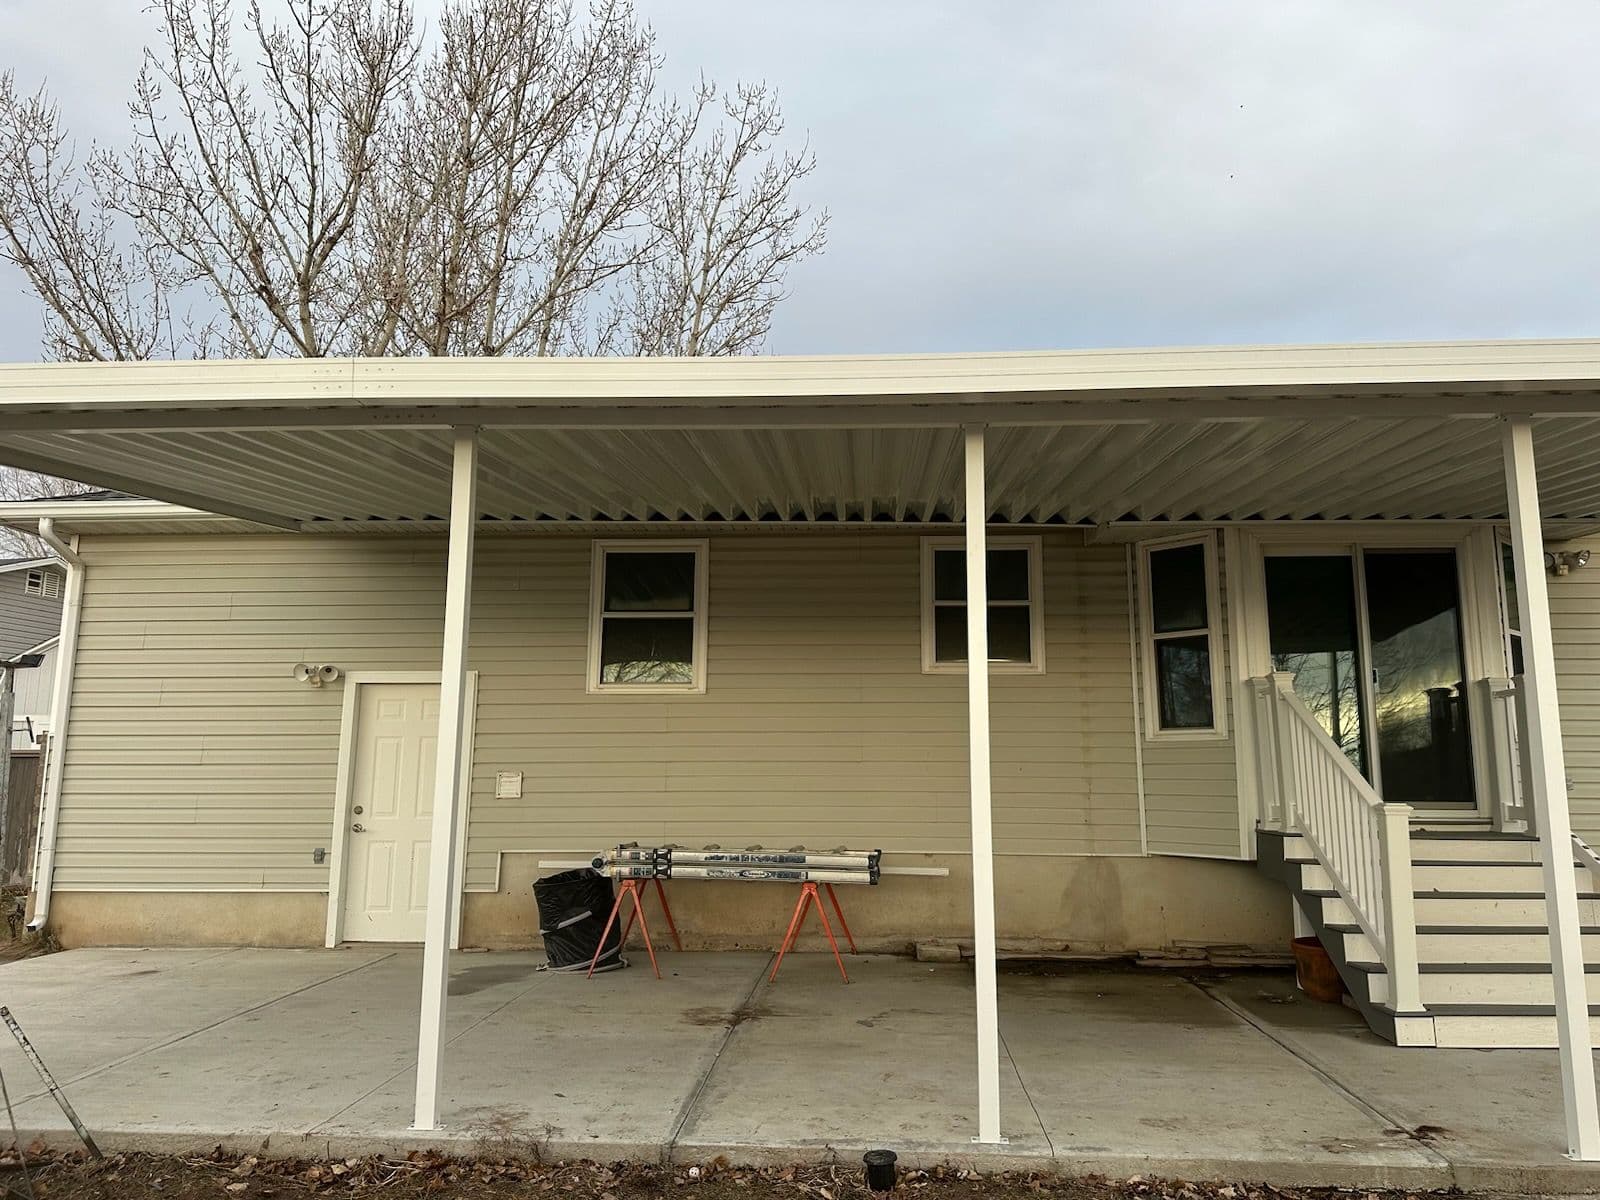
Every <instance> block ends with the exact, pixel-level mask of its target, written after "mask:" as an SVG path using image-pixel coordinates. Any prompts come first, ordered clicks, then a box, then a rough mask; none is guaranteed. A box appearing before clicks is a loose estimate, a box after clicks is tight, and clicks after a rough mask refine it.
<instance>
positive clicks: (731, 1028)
mask: <svg viewBox="0 0 1600 1200" xmlns="http://www.w3.org/2000/svg"><path fill="white" fill-rule="evenodd" d="M773 957H774V955H772V954H768V955H767V961H766V962H764V963H762V964H761V969H760V970H759V971H757V972H756V980H755V982H754V983H752V984H751V985H750V988H749V990H748V991H746V992H745V994H744V999H743V1000H741V1001H740V1002H739V1007H738V1008H736V1009H734V1010H733V1013H732V1018H733V1019H732V1020H730V1021H729V1022H728V1027H727V1029H726V1030H724V1031H723V1034H722V1041H721V1042H719V1043H718V1044H717V1048H716V1050H715V1051H714V1052H713V1053H712V1055H711V1061H710V1062H708V1063H707V1064H706V1069H705V1070H704V1071H702V1072H701V1074H700V1082H699V1083H697V1084H695V1085H694V1090H693V1091H692V1092H690V1093H689V1097H688V1099H686V1100H685V1101H684V1102H683V1107H682V1108H680V1109H679V1110H678V1115H677V1117H676V1118H675V1119H674V1120H673V1122H672V1130H671V1132H669V1133H668V1134H667V1140H666V1141H665V1142H664V1143H663V1144H662V1146H661V1165H662V1166H666V1165H668V1164H669V1163H671V1162H672V1152H673V1151H674V1150H675V1149H677V1146H678V1139H679V1138H680V1137H682V1136H683V1131H684V1129H685V1128H686V1127H687V1126H688V1124H689V1116H690V1114H691V1113H693V1112H694V1109H695V1105H697V1104H698V1103H699V1102H700V1097H701V1095H702V1094H704V1092H705V1090H706V1087H707V1085H709V1084H710V1082H711V1076H712V1074H713V1072H715V1071H716V1069H717V1064H718V1063H719V1062H721V1061H722V1052H723V1051H724V1050H726V1049H727V1048H728V1044H729V1043H730V1042H732V1041H733V1035H734V1034H735V1033H737V1032H739V1026H741V1025H743V1024H744V1022H743V1021H741V1020H740V1019H739V1012H740V1011H741V1010H743V1009H748V1008H749V1007H750V1006H751V1005H752V1004H754V1003H755V999H756V993H758V992H760V991H761V990H762V989H763V988H764V987H765V985H766V982H767V972H768V971H770V970H771V969H772V960H773Z"/></svg>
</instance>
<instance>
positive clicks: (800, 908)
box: [602, 883, 856, 983]
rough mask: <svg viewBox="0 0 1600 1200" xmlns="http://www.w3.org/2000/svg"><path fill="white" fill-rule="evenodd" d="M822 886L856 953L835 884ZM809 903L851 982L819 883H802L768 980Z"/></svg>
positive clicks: (796, 932)
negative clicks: (818, 891)
mask: <svg viewBox="0 0 1600 1200" xmlns="http://www.w3.org/2000/svg"><path fill="white" fill-rule="evenodd" d="M822 886H823V887H824V888H826V889H827V891H828V899H829V900H831V901H833V911H834V912H835V913H836V914H837V915H838V917H839V928H840V929H842V930H844V936H845V940H846V941H847V942H849V943H850V953H851V954H854V953H855V952H856V939H855V937H854V936H853V935H852V934H851V933H850V926H849V925H847V924H846V923H845V919H844V909H842V908H840V907H839V897H838V895H837V894H836V893H835V892H834V890H833V884H831V883H825V884H823V885H822ZM807 904H815V905H816V906H817V916H818V917H819V918H820V919H821V921H822V932H823V933H825V934H827V935H828V945H830V946H832V947H833V961H834V962H836V963H838V964H839V975H840V977H841V978H843V979H844V981H845V982H846V983H849V982H850V976H849V975H847V974H845V969H844V959H842V958H840V957H839V943H838V942H836V941H834V940H833V926H832V925H830V924H828V914H827V912H826V910H824V909H823V907H822V897H821V896H820V895H818V894H817V885H816V884H814V883H802V884H801V885H800V899H799V900H797V901H796V902H795V906H794V916H792V917H790V918H789V932H788V933H786V934H784V935H783V945H782V946H780V947H778V961H777V962H775V963H773V964H772V974H770V975H768V976H767V982H768V983H771V982H772V981H773V980H774V979H776V978H777V977H778V968H779V967H781V966H783V956H784V955H785V954H787V953H789V951H790V950H791V949H792V948H793V947H794V940H795V938H796V937H797V936H798V935H799V933H800V922H801V920H802V919H803V918H804V917H805V915H806V905H807ZM602 940H604V939H602Z"/></svg>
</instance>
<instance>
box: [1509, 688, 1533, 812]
mask: <svg viewBox="0 0 1600 1200" xmlns="http://www.w3.org/2000/svg"><path fill="white" fill-rule="evenodd" d="M1511 718H1512V720H1513V721H1514V722H1515V727H1516V731H1517V736H1516V743H1517V765H1516V771H1517V804H1518V805H1519V806H1520V809H1521V813H1522V824H1523V830H1524V832H1526V833H1532V834H1538V832H1539V809H1538V806H1537V805H1535V804H1534V802H1533V743H1532V742H1530V741H1529V740H1528V689H1527V687H1526V686H1525V685H1524V683H1523V678H1522V676H1521V675H1518V676H1517V677H1516V678H1515V679H1513V680H1512V681H1511Z"/></svg>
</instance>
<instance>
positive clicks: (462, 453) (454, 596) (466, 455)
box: [412, 427, 478, 1129]
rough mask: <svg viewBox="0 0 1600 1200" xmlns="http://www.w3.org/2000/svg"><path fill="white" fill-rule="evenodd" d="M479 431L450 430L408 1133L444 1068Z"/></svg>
mask: <svg viewBox="0 0 1600 1200" xmlns="http://www.w3.org/2000/svg"><path fill="white" fill-rule="evenodd" d="M477 494H478V432H477V430H476V429H473V428H470V427H465V428H458V429H456V430H455V431H454V450H453V465H452V469H451V475H450V550H449V557H448V560H447V562H448V566H447V567H446V571H445V590H444V657H443V661H442V665H441V666H440V670H439V746H438V753H437V758H436V762H435V764H434V784H433V831H432V841H431V842H430V844H429V846H428V912H427V918H426V923H425V925H424V931H425V932H424V937H423V943H422V1019H421V1021H420V1023H419V1028H418V1032H417V1108H416V1116H415V1118H414V1121H413V1124H412V1128H413V1129H438V1128H439V1077H440V1075H441V1073H442V1072H443V1068H444V1020H445V1003H446V989H447V988H448V986H449V982H450V971H449V966H450V930H451V928H452V927H453V926H454V924H455V907H456V903H457V900H456V893H457V891H458V890H459V885H460V881H459V880H457V879H456V877H455V874H456V870H455V866H456V826H457V817H458V814H459V813H460V811H461V801H462V796H461V756H462V755H463V754H464V753H466V752H467V751H468V747H466V746H465V745H463V741H464V734H465V729H466V696H467V636H468V631H469V627H470V624H471V615H472V542H473V532H474V526H475V525H476V524H477V503H478V495H477Z"/></svg>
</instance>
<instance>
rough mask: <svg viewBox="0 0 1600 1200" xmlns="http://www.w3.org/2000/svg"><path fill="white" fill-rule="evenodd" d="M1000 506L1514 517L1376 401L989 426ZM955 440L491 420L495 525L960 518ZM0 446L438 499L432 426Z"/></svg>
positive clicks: (1072, 516) (1556, 469) (295, 500)
mask: <svg viewBox="0 0 1600 1200" xmlns="http://www.w3.org/2000/svg"><path fill="white" fill-rule="evenodd" d="M988 438H989V441H988V468H989V470H988V476H989V499H990V507H991V513H990V515H991V516H992V517H993V518H995V519H997V520H1000V521H1007V522H1018V523H1033V522H1041V523H1043V522H1068V523H1090V522H1093V523H1102V522H1109V521H1116V520H1124V519H1137V520H1143V521H1157V520H1207V521H1218V520H1243V519H1255V518H1263V519H1286V518H1296V519H1326V520H1364V519H1393V518H1417V519H1425V518H1451V519H1484V518H1489V519H1492V518H1495V517H1499V516H1501V515H1502V514H1503V513H1504V512H1505V486H1504V482H1503V478H1502V467H1501V440H1500V439H1501V435H1500V425H1499V423H1498V422H1497V421H1495V420H1492V419H1484V418H1470V417H1461V418H1454V419H1451V418H1440V417H1431V416H1430V417H1415V418H1403V419H1384V418H1379V417H1372V416H1362V417H1359V418H1356V417H1352V418H1343V419H1340V418H1329V419H1299V418H1296V419H1255V420H1215V421H1187V422H1165V423H1164V422H1139V423H1116V424H1100V425H1096V424H1078V425H1059V426H1052V427H1004V428H994V429H991V430H990V431H989V435H988ZM1535 438H1536V446H1537V450H1538V458H1539V480H1540V491H1541V499H1542V502H1543V509H1544V515H1545V517H1546V519H1549V520H1558V519H1564V520H1590V519H1595V518H1597V517H1600V470H1597V469H1596V465H1595V464H1596V462H1597V461H1600V457H1597V456H1600V417H1595V416H1551V417H1544V418H1540V419H1538V420H1537V421H1536V422H1535ZM960 443H961V433H960V431H959V430H958V429H954V428H929V429H918V428H894V429H838V430H835V429H825V428H816V429H754V428H747V429H546V428H537V427H533V428H509V427H508V428H485V429H484V430H483V431H482V435H481V468H480V482H479V508H480V510H481V513H482V514H483V516H484V517H485V518H486V519H489V520H492V521H503V522H539V523H542V522H570V521H585V522H592V521H647V520H649V521H659V520H668V521H701V522H704V521H712V522H715V521H748V522H756V521H858V520H892V521H916V522H936V521H947V520H956V519H959V518H960V517H961V516H962V515H963V514H962V501H961V494H962V479H961V455H960ZM0 460H3V461H5V462H8V463H12V464H14V465H18V466H23V467H31V468H35V469H40V470H44V471H48V472H51V473H54V474H62V475H66V476H69V477H72V478H77V479H82V480H84V481H87V482H90V483H96V484H101V485H105V486H108V487H115V488H120V489H122V490H125V491H130V492H134V493H136V494H139V495H144V496H148V497H151V498H153V499H159V500H168V501H171V502H173V503H177V504H188V505H192V506H196V507H201V508H206V509H208V510H209V511H212V512H218V513H229V514H232V515H235V516H250V515H252V514H256V515H265V516H269V517H274V518H277V519H279V523H283V522H301V523H310V524H313V525H314V526H315V527H318V528H328V526H329V525H330V524H332V525H335V526H339V527H345V528H354V527H361V526H364V525H369V526H370V525H376V524H384V523H392V522H403V523H411V522H436V521H440V520H442V519H444V518H445V517H446V516H447V514H448V510H449V468H450V434H449V432H448V430H446V429H442V428H437V427H431V428H430V427H420V426H418V427H407V426H398V427H379V428H359V429H333V428H300V429H280V430H262V429H240V430H230V429H221V430H215V429H214V430H207V431H195V430H166V429H163V430H127V429H125V430H115V431H92V432H91V431H84V430H81V429H80V430H75V431H67V432H62V431H31V432H19V431H10V432H0Z"/></svg>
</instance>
